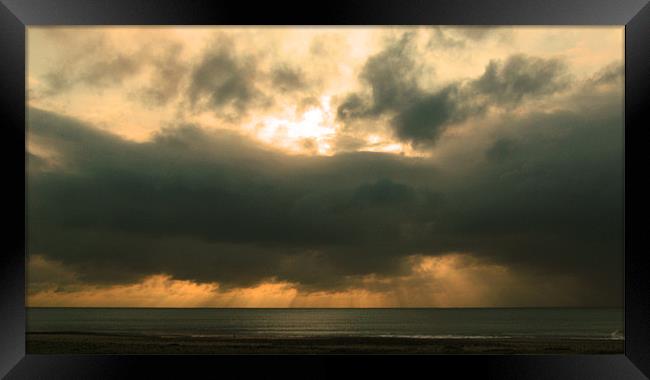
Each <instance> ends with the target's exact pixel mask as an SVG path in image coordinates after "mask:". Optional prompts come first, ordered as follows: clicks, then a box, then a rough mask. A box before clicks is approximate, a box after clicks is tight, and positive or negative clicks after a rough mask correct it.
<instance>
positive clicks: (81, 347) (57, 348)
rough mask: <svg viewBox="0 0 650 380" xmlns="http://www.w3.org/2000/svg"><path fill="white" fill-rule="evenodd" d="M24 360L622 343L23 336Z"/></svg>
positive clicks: (597, 347)
mask: <svg viewBox="0 0 650 380" xmlns="http://www.w3.org/2000/svg"><path fill="white" fill-rule="evenodd" d="M27 353H28V354H344V353H346V354H620V353H623V341H622V340H618V341H615V340H587V339H571V340H566V339H563V340H559V339H558V340H549V339H546V340H541V339H518V338H517V339H514V338H513V339H421V338H392V337H309V338H304V337H301V338H257V337H241V338H239V337H199V338H190V337H151V336H121V335H104V334H80V333H28V334H27Z"/></svg>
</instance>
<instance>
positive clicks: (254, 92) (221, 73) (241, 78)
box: [188, 39, 261, 113]
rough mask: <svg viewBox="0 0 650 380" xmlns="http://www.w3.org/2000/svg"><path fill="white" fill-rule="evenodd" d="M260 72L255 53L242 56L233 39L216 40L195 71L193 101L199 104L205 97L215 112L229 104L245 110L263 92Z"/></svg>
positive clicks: (191, 92) (191, 82) (191, 80)
mask: <svg viewBox="0 0 650 380" xmlns="http://www.w3.org/2000/svg"><path fill="white" fill-rule="evenodd" d="M257 75H258V69H257V62H256V59H255V57H253V56H246V57H239V56H237V55H236V54H235V51H234V48H233V43H232V41H230V40H224V39H220V40H217V41H215V43H214V46H212V47H210V48H208V49H207V51H206V52H205V54H204V57H203V58H202V60H201V62H200V63H199V64H198V65H197V66H196V67H195V68H194V69H193V71H192V74H191V79H190V86H189V93H188V95H189V99H190V102H191V103H192V104H194V105H196V104H197V102H199V101H200V100H205V102H206V104H207V106H208V107H210V108H212V109H214V111H215V112H218V111H219V110H221V109H222V108H224V107H226V106H230V107H233V108H234V109H235V110H236V112H238V113H243V112H245V111H246V109H247V108H248V106H249V105H250V104H251V103H253V102H254V101H255V100H257V99H258V98H259V97H260V95H261V93H260V91H259V90H258V88H257V86H256V78H257Z"/></svg>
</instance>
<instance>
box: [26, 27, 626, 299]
mask: <svg viewBox="0 0 650 380" xmlns="http://www.w3.org/2000/svg"><path fill="white" fill-rule="evenodd" d="M346 30H347V29H344V30H342V31H341V30H339V31H332V30H327V31H320V32H319V31H312V32H310V34H309V35H308V36H306V37H300V38H298V37H296V36H295V35H293V34H291V31H286V30H285V31H282V30H281V31H272V33H271V32H269V33H268V34H269V35H270V37H259V35H260V34H255V33H254V32H251V31H248V32H246V33H244V32H239V31H237V30H225V31H218V32H215V31H210V33H208V34H206V35H205V36H204V37H202V38H204V40H202V41H205V43H203V44H196V43H190V42H188V39H185V40H184V39H182V38H177V37H174V36H172V35H170V34H169V33H168V32H165V31H155V30H154V31H150V32H146V33H143V35H142V36H140V37H138V38H140V40H137V43H134V42H131V43H129V44H126V45H125V46H124V47H120V46H119V45H116V44H115V43H113V42H111V41H115V39H114V38H115V36H113V37H111V34H110V33H109V32H108V31H102V30H101V29H96V30H89V31H87V32H86V33H87V34H85V35H84V34H83V33H78V32H77V35H81V37H75V38H66V37H65V36H66V31H64V30H58V31H56V33H51V35H50V36H43V35H40V34H38V33H39V31H38V30H32V29H30V36H32V37H31V38H32V39H31V40H30V41H36V42H32V43H31V45H30V54H31V55H32V56H34V58H33V59H32V61H33V62H36V63H35V64H34V66H33V67H32V66H30V70H29V78H28V80H29V83H30V88H29V92H30V100H29V109H28V126H27V128H28V152H27V175H28V185H27V186H28V188H27V190H28V204H27V206H28V212H27V218H28V251H29V254H30V257H37V258H38V260H36V261H35V264H34V265H32V266H31V267H30V268H32V269H31V270H30V274H29V276H30V286H31V292H32V294H33V295H34V294H35V295H37V294H38V292H39V291H42V290H44V289H47V290H48V291H54V293H57V292H60V293H65V292H72V291H75V290H79V289H80V288H81V289H83V288H84V287H99V288H101V289H107V288H111V287H116V286H124V285H129V284H136V283H141V282H142V281H146V279H147V278H151V276H156V275H165V276H169V278H172V279H174V280H187V281H189V282H190V283H192V284H199V285H200V284H218V286H219V289H220V291H225V292H227V291H236V290H237V289H248V288H254V287H256V286H260V285H261V284H289V285H290V286H291V287H292V289H294V290H295V291H297V292H299V293H301V294H328V293H338V294H341V293H343V294H344V293H345V292H349V291H352V290H356V291H358V290H360V289H361V290H364V291H368V292H375V293H377V294H383V293H382V292H384V293H385V292H390V291H391V287H393V288H395V287H398V286H399V287H402V288H404V289H413V292H416V293H417V289H431V288H430V286H432V284H431V283H427V282H428V281H429V282H436V281H443V280H440V279H435V278H430V277H426V276H424V277H423V276H420V275H419V274H418V273H420V272H418V271H419V270H421V266H418V265H419V264H418V263H423V262H427V261H426V260H429V259H431V260H434V259H436V258H439V259H441V260H442V259H445V258H450V257H463V259H462V260H461V261H454V265H453V268H454V270H457V271H459V273H460V272H463V271H465V272H463V273H465V274H466V277H468V278H469V279H470V280H471V279H472V276H477V278H476V279H475V282H476V283H477V284H479V283H480V284H485V285H484V286H489V283H485V281H484V280H485V279H486V278H487V277H486V276H488V274H486V273H487V272H485V271H484V270H481V271H476V270H473V271H472V270H471V268H477V266H479V267H481V268H492V267H495V268H503V270H507V273H510V274H509V275H508V276H509V277H508V279H509V280H508V281H514V282H515V283H510V282H509V283H508V284H509V285H508V286H507V287H505V286H504V287H500V288H497V287H498V284H497V283H498V281H497V280H494V281H493V280H490V281H492V282H494V287H495V288H494V289H495V291H494V292H492V293H490V298H489V299H490V303H491V304H494V305H515V306H535V305H540V304H544V305H549V304H551V305H552V304H563V305H576V306H601V305H605V306H620V305H621V304H622V290H623V283H622V275H623V250H622V247H623V226H622V224H623V219H622V216H623V177H622V176H623V161H622V156H623V103H622V89H623V79H622V78H623V77H622V75H623V70H622V61H621V60H620V55H616V54H610V55H611V57H609V56H607V55H606V54H603V53H602V52H597V51H596V50H594V51H593V52H592V53H593V54H594V58H593V59H594V60H595V61H599V62H600V61H602V64H600V65H599V66H598V67H589V66H588V65H587V64H585V65H584V66H581V64H580V62H577V61H575V60H572V59H571V58H569V57H570V56H571V54H574V51H575V50H576V49H578V47H579V48H580V49H583V50H582V53H583V54H586V53H585V51H587V52H590V50H589V46H592V45H590V44H588V43H586V42H585V40H582V39H581V37H580V36H573V35H572V34H570V33H567V37H566V38H565V39H564V40H562V41H561V43H560V42H558V41H556V42H555V44H556V45H558V46H560V47H559V48H558V47H553V45H552V44H551V46H550V47H549V48H548V49H551V47H553V48H555V49H556V50H557V49H559V51H561V52H562V54H549V53H548V51H547V50H544V49H542V47H544V46H545V45H540V47H539V50H540V54H539V55H536V54H534V52H528V51H526V52H524V51H523V49H521V48H519V47H518V45H517V41H519V40H521V39H522V37H521V35H522V33H524V35H526V36H528V34H526V33H528V32H525V31H524V32H520V31H518V30H517V29H501V28H496V29H482V28H469V29H449V28H431V29H427V28H424V29H417V30H415V29H414V30H400V29H398V30H384V31H382V30H373V33H368V34H367V35H366V34H359V35H358V36H357V35H354V38H353V37H352V32H350V35H347V34H346ZM262 32H263V31H262ZM605 32H607V29H604V28H597V29H593V33H594V34H597V33H605ZM115 33H126V32H125V31H117V32H115ZM197 33H198V32H197ZM238 33H240V34H238ZM273 33H276V34H273ZM539 33H543V32H542V31H540V32H539ZM581 33H585V31H584V30H583V31H581ZM609 33H611V34H616V33H620V31H619V30H618V29H609ZM262 34H264V33H262ZM202 36H203V34H202ZM238 36H239V37H241V38H240V40H238V39H237V38H238ZM257 37H259V38H268V41H257V40H256V38H257ZM111 38H113V39H111ZM528 38H530V37H528ZM190 40H191V39H190ZM294 40H295V41H294ZM237 41H240V43H238V42H237ZM287 41H289V42H290V43H289V42H287ZM296 41H298V42H300V43H298V42H296ZM342 41H343V42H342ZM362 41H365V44H362ZM621 42H622V40H621ZM283 44H284V45H283ZM301 44H302V45H301ZM355 44H357V45H358V46H359V50H358V51H360V52H359V53H355V54H352V53H350V52H351V51H354V49H355V47H356V46H357V45H355ZM565 45H566V46H565ZM52 46H65V47H67V48H69V50H68V51H69V55H68V56H67V57H64V58H61V57H59V58H56V57H58V56H57V55H56V54H55V53H54V52H52V50H53V48H52ZM88 46H93V47H94V50H93V53H92V54H90V53H89V52H87V49H88ZM286 46H290V47H291V49H294V50H292V53H293V54H289V53H286V49H289V48H287V47H286ZM294 46H303V48H294ZM613 46H614V47H613V48H612V51H614V52H615V53H620V52H622V44H619V45H617V44H616V43H614V44H613ZM491 48H492V49H493V50H494V51H495V52H496V53H495V56H494V57H489V52H490V49H491ZM39 49H40V50H39ZM300 49H302V50H300ZM585 49H586V50H585ZM594 49H596V48H594ZM617 49H621V50H620V51H618V50H617ZM84 51H85V52H84ZM473 51H480V52H481V53H480V54H482V55H485V58H484V59H482V61H481V62H480V64H479V63H477V64H474V65H468V66H467V67H466V69H464V70H466V71H465V72H460V71H459V73H458V74H451V73H452V69H449V70H447V69H446V67H447V66H445V65H448V64H449V63H448V61H449V60H451V59H453V57H462V56H463V54H470V53H471V52H473ZM497 53H498V54H497ZM599 54H600V55H599ZM50 55H51V56H52V57H53V58H52V62H51V63H50V64H49V65H46V64H44V63H43V62H44V57H47V56H50ZM482 55H481V57H482ZM472 57H474V55H472ZM55 58H56V59H55ZM443 58H445V60H444V62H443ZM39 59H40V61H39ZM472 59H475V58H472ZM476 59H478V58H476ZM341 62H343V63H341ZM438 62H440V64H438ZM445 62H446V63H445ZM476 66H478V67H476ZM459 70H460V69H459ZM342 78H343V79H342ZM120 110H121V111H120ZM131 110H136V111H133V112H132V111H131ZM130 112H132V114H131V113H130ZM152 125H158V127H157V128H154V127H151V126H152ZM454 255H456V256H454ZM458 255H461V256H458ZM423 260H424V261H423ZM441 262H442V261H441ZM459 263H460V264H459ZM418 268H420V269H418ZM468 268H469V269H468ZM493 272H494V271H493ZM493 272H490V273H492V274H489V276H497V277H498V276H501V275H497V274H494V273H496V272H494V273H493ZM499 273H501V272H499ZM481 276H483V277H484V278H481ZM503 276H505V275H503ZM503 276H502V277H498V278H505V277H503ZM497 277H494V278H497ZM464 278H465V277H464ZM490 278H492V277H490ZM470 280H468V281H470ZM482 281H483V282H482ZM504 281H505V280H504ZM470 282H471V281H470ZM552 284H557V285H556V286H555V285H552ZM435 285H436V286H438V287H440V286H443V287H444V283H442V284H439V283H436V284H435ZM481 286H483V285H481ZM52 289H54V290H52ZM472 289H474V288H472ZM477 289H478V288H477ZM452 293H453V292H452ZM425 296H426V295H423V296H422V297H425ZM447 296H448V297H452V298H453V296H454V295H453V294H447ZM422 299H423V300H424V299H428V298H426V297H425V298H422ZM426 302H429V301H426ZM426 302H425V301H413V304H417V305H419V306H422V303H425V304H426ZM430 302H431V304H428V306H438V305H437V304H436V303H435V301H430ZM468 302H469V301H468ZM471 302H474V301H471ZM378 305H379V306H381V303H380V304H378ZM403 306H408V304H407V305H403ZM466 306H472V305H466Z"/></svg>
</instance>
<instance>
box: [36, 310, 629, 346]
mask: <svg viewBox="0 0 650 380" xmlns="http://www.w3.org/2000/svg"><path fill="white" fill-rule="evenodd" d="M27 331H28V332H85V333H88V332H89V333H112V334H129V335H141V334H143V335H156V336H176V335H185V336H197V337H198V336H226V335H227V336H231V337H232V336H233V335H234V336H277V337H281V336H292V337H297V336H333V335H337V336H402V337H421V338H427V337H439V338H468V337H472V338H516V337H532V338H534V337H563V338H594V339H596V338H600V339H602V338H606V339H623V335H624V330H623V310H622V309H115V308H111V309H99V308H92V309H83V308H29V309H28V310H27Z"/></svg>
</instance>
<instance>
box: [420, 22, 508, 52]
mask: <svg viewBox="0 0 650 380" xmlns="http://www.w3.org/2000/svg"><path fill="white" fill-rule="evenodd" d="M510 34H511V31H510V30H507V29H502V28H498V27H483V26H467V27H462V28H449V27H441V26H438V27H433V28H432V29H431V35H430V37H429V41H428V43H427V47H428V48H439V47H442V48H446V49H449V48H451V49H459V48H466V47H467V46H468V45H471V44H474V43H477V42H484V41H486V40H488V39H491V38H493V39H497V40H499V41H504V40H507V39H508V38H509V36H510Z"/></svg>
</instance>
